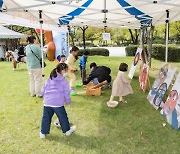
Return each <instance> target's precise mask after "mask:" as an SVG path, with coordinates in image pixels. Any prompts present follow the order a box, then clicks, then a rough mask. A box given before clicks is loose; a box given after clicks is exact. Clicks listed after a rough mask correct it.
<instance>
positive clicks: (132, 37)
mask: <svg viewBox="0 0 180 154" xmlns="http://www.w3.org/2000/svg"><path fill="white" fill-rule="evenodd" d="M128 30H129V33H130V35H131V40H132V42H133V44H134V36H133V33H132V30H131V29H128Z"/></svg>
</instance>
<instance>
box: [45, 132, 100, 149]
mask: <svg viewBox="0 0 180 154" xmlns="http://www.w3.org/2000/svg"><path fill="white" fill-rule="evenodd" d="M46 140H48V141H55V142H61V143H63V144H65V145H66V144H68V145H69V146H72V147H74V148H76V149H98V148H99V145H100V144H101V142H102V138H101V137H95V136H81V135H78V134H76V133H73V134H72V135H71V136H70V137H67V136H65V135H63V136H61V137H58V136H57V135H53V134H51V135H50V136H48V137H47V138H46Z"/></svg>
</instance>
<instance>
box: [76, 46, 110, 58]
mask: <svg viewBox="0 0 180 154" xmlns="http://www.w3.org/2000/svg"><path fill="white" fill-rule="evenodd" d="M85 50H87V51H88V52H89V53H90V54H89V56H95V55H99V56H109V50H108V49H105V48H92V49H85ZM85 50H84V49H80V51H79V56H82V55H83V52H84V51H85Z"/></svg>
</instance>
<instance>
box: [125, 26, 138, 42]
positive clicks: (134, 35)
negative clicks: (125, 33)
mask: <svg viewBox="0 0 180 154" xmlns="http://www.w3.org/2000/svg"><path fill="white" fill-rule="evenodd" d="M128 30H129V33H130V35H131V40H132V42H133V44H138V38H139V33H138V30H137V29H134V30H132V29H128Z"/></svg>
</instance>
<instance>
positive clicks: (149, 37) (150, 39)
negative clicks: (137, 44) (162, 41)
mask: <svg viewBox="0 0 180 154" xmlns="http://www.w3.org/2000/svg"><path fill="white" fill-rule="evenodd" d="M153 34H154V26H151V28H150V30H149V31H147V44H148V62H149V66H150V67H151V57H152V56H151V55H152V44H153Z"/></svg>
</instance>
